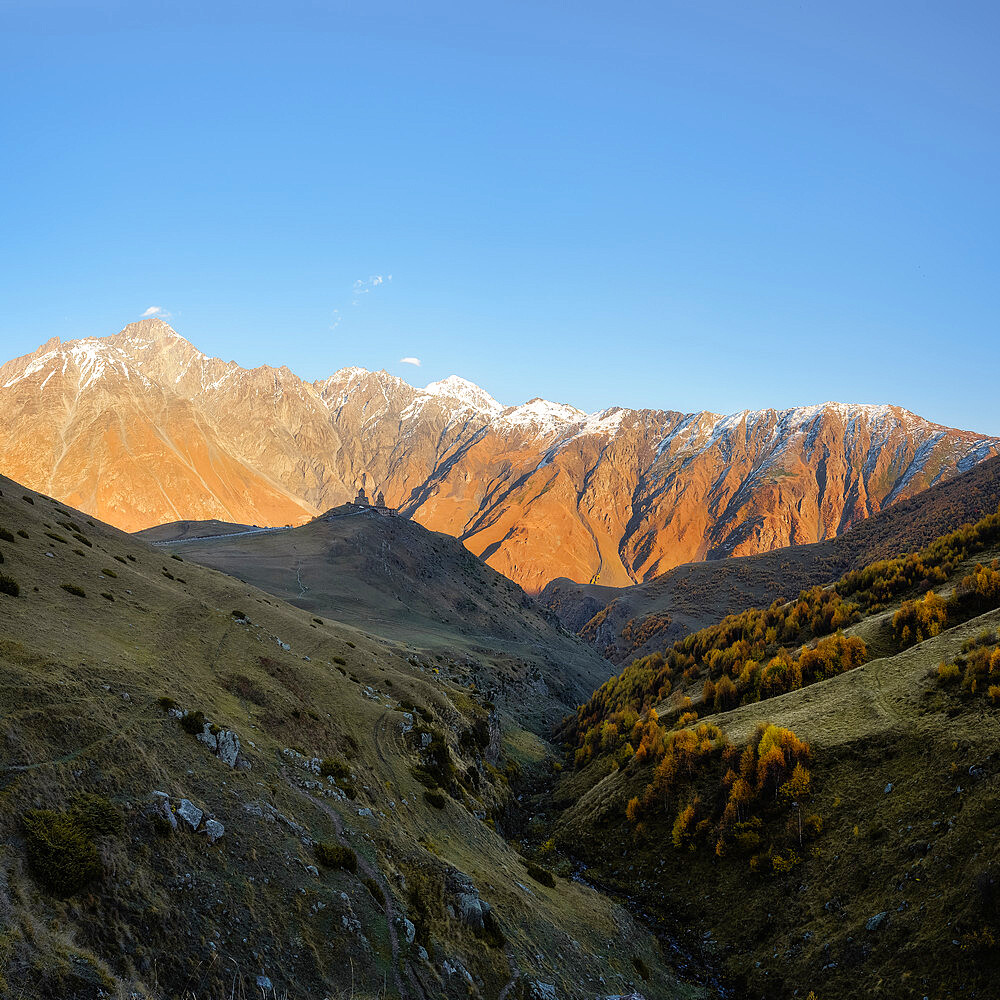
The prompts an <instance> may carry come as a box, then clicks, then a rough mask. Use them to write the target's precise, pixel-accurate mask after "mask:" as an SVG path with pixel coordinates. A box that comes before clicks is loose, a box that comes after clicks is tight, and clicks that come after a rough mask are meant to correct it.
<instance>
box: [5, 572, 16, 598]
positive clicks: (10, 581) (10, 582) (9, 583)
mask: <svg viewBox="0 0 1000 1000" xmlns="http://www.w3.org/2000/svg"><path fill="white" fill-rule="evenodd" d="M0 594H7V595H8V597H20V596H21V587H20V585H19V584H18V582H17V580H15V579H14V578H13V577H10V576H4V575H3V573H0Z"/></svg>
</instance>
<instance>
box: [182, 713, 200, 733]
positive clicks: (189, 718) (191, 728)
mask: <svg viewBox="0 0 1000 1000" xmlns="http://www.w3.org/2000/svg"><path fill="white" fill-rule="evenodd" d="M179 721H180V724H181V729H183V730H184V732H186V733H190V734H191V735H192V736H197V735H198V733H201V732H204V731H205V721H206V720H205V713H204V712H185V713H184V714H183V715H182V716H181V717H180V720H179Z"/></svg>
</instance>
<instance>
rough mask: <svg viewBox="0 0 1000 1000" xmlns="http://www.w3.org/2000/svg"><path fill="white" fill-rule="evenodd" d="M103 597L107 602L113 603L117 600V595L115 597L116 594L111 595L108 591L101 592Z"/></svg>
mask: <svg viewBox="0 0 1000 1000" xmlns="http://www.w3.org/2000/svg"><path fill="white" fill-rule="evenodd" d="M101 597H103V598H104V600H106V601H113V600H114V599H115V595H114V594H111V593H109V592H108V591H106V590H102V591H101Z"/></svg>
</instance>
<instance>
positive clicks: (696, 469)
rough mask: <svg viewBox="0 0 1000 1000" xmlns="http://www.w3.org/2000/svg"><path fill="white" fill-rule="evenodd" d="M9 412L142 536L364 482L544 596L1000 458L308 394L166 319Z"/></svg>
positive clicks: (71, 499) (621, 416)
mask: <svg viewBox="0 0 1000 1000" xmlns="http://www.w3.org/2000/svg"><path fill="white" fill-rule="evenodd" d="M0 417H2V426H0V468H2V469H3V471H4V472H5V473H6V474H7V475H9V476H11V477H13V478H15V479H17V480H19V481H21V482H24V483H25V484H26V485H28V486H31V487H32V488H36V489H39V490H45V491H46V492H48V493H50V494H52V495H54V496H57V497H58V498H59V499H61V500H64V501H65V502H67V503H71V504H73V505H75V506H77V507H79V508H82V509H84V510H87V511H89V512H91V513H93V514H95V515H96V516H98V517H100V518H102V519H104V520H107V521H109V522H111V523H113V524H115V525H117V526H119V527H121V528H124V529H126V530H130V531H134V530H138V529H141V528H146V527H149V526H151V525H154V524H159V523H162V522H165V521H176V520H181V519H199V520H200V519H208V518H219V519H221V520H225V521H236V522H240V523H246V524H261V525H265V524H267V525H273V524H297V523H301V522H303V521H305V520H307V519H309V518H310V517H311V516H314V515H315V514H316V513H318V512H319V511H321V510H326V509H329V508H331V507H334V506H337V505H339V504H341V503H345V502H347V501H349V500H351V499H352V498H353V497H354V496H355V495H356V494H357V492H358V488H359V487H361V486H364V487H365V488H366V489H367V491H368V494H369V495H371V496H374V495H375V494H376V492H377V491H382V492H384V494H385V499H386V503H387V504H388V505H389V506H390V507H392V508H398V509H399V510H400V511H401V512H402V513H403V514H405V515H407V516H410V517H412V518H413V519H414V520H416V521H418V522H420V523H421V524H423V525H424V526H426V527H428V528H431V529H433V530H436V531H444V532H447V533H449V534H451V535H453V536H455V537H457V538H459V539H461V540H462V541H463V542H464V543H465V545H466V546H467V547H468V548H469V549H470V550H471V551H473V552H474V553H476V554H477V555H479V556H481V557H482V558H483V559H485V560H486V561H487V562H488V563H489V564H490V565H491V566H493V567H494V568H495V569H498V570H499V571H501V572H502V573H504V574H505V575H507V576H509V577H510V578H511V579H513V580H515V581H517V582H518V583H520V584H521V585H522V586H524V587H525V588H526V589H528V590H529V591H532V592H537V591H538V590H540V589H541V588H542V587H543V586H544V585H545V584H546V583H547V582H548V581H549V580H551V579H554V578H556V577H566V578H568V579H570V580H574V581H578V582H583V583H587V582H595V583H600V584H603V585H608V586H622V585H627V584H629V583H635V582H639V581H643V580H648V579H651V578H653V577H655V576H657V575H659V574H661V573H663V572H665V571H666V570H668V569H670V568H671V567H673V566H677V565H679V564H681V563H685V562H690V561H692V560H699V559H705V558H714V557H719V556H728V555H746V554H751V553H756V552H763V551H769V550H771V549H774V548H777V547H781V546H785V545H789V544H797V543H801V542H814V541H818V540H821V539H824V538H829V537H831V536H834V535H836V534H838V533H840V532H842V531H843V530H845V529H846V528H847V527H849V526H850V525H851V524H853V523H855V522H857V521H858V520H860V519H862V518H865V517H868V516H870V515H871V514H873V513H875V512H877V511H879V510H881V509H883V508H885V507H887V506H889V505H891V504H893V503H894V502H896V501H897V500H900V499H904V498H907V497H911V496H913V495H914V494H916V493H918V492H919V491H921V490H923V489H925V488H927V487H928V486H930V485H932V484H934V483H937V482H940V481H943V480H946V479H948V478H950V477H952V476H954V475H956V474H957V473H959V472H961V471H964V470H966V469H968V468H971V467H972V466H973V465H974V464H976V463H977V462H979V461H981V460H982V459H984V458H987V457H989V456H990V455H994V454H998V453H1000V441H998V440H997V439H995V438H989V437H984V436H982V435H977V434H972V433H968V432H965V431H960V430H954V429H952V428H946V427H942V426H939V425H936V424H932V423H929V422H927V421H926V420H923V419H921V418H920V417H918V416H916V415H914V414H912V413H909V412H908V411H906V410H902V409H900V408H898V407H894V406H857V405H844V404H838V403H827V404H823V405H819V406H810V407H799V408H795V409H789V410H771V409H768V410H760V411H753V412H749V411H748V412H743V413H738V414H733V415H730V416H719V415H717V414H713V413H708V412H699V413H693V414H684V413H678V412H674V411H669V410H627V409H621V408H617V407H615V408H612V409H609V410H604V411H601V412H599V413H593V414H587V413H584V412H582V411H581V410H577V409H576V408H574V407H572V406H568V405H565V404H558V403H551V402H548V401H546V400H541V399H533V400H531V401H529V402H528V403H525V404H523V405H521V406H507V407H505V406H503V405H502V404H500V403H499V402H497V401H496V400H495V399H493V398H492V397H491V396H490V395H489V394H488V393H486V392H485V391H484V390H483V389H481V388H480V387H478V386H476V385H473V384H472V383H471V382H468V381H466V380H464V379H461V378H458V377H456V376H452V377H450V378H448V379H444V380H443V381H440V382H434V383H431V384H430V385H428V386H426V387H425V388H423V389H418V388H414V387H412V386H410V385H408V384H407V383H405V382H403V381H402V380H401V379H399V378H396V377H394V376H392V375H389V374H387V373H386V372H384V371H379V372H369V371H366V370H364V369H360V368H345V369H342V370H340V371H338V372H336V373H335V374H333V375H331V376H330V377H329V378H327V379H323V380H321V381H318V382H315V383H309V382H305V381H303V380H301V379H299V378H298V377H297V376H295V375H294V374H293V373H292V372H291V371H289V370H288V369H287V368H270V367H262V368H256V369H253V370H247V369H244V368H241V367H240V366H239V365H237V364H235V363H234V362H224V361H221V360H219V359H217V358H210V357H207V356H206V355H204V354H202V353H201V352H200V351H198V350H197V349H196V348H194V347H193V346H192V345H191V344H189V343H188V342H187V341H186V340H184V339H183V338H182V337H180V336H179V335H178V334H177V333H176V332H175V331H173V330H172V329H171V328H170V327H169V326H168V325H167V324H165V323H163V322H162V321H160V320H156V319H152V320H144V321H142V322H140V323H134V324H131V325H130V326H128V327H126V328H125V329H124V330H123V331H122V332H121V333H119V334H117V335H116V336H113V337H106V338H89V339H83V340H74V341H69V342H66V343H61V342H59V341H58V340H57V339H53V340H50V341H49V342H48V343H46V344H45V345H43V346H42V347H41V348H39V349H38V350H37V351H35V352H34V353H33V354H30V355H27V356H25V357H22V358H18V359H15V360H13V361H10V362H8V363H7V364H5V365H4V366H3V367H2V368H0Z"/></svg>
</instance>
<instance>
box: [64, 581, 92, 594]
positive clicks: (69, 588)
mask: <svg viewBox="0 0 1000 1000" xmlns="http://www.w3.org/2000/svg"><path fill="white" fill-rule="evenodd" d="M60 586H61V587H62V589H63V590H65V591H66V593H67V594H72V595H73V596H74V597H86V596H87V592H86V591H85V590H84V589H83V587H78V586H77V585H76V584H75V583H63V584H60Z"/></svg>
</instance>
